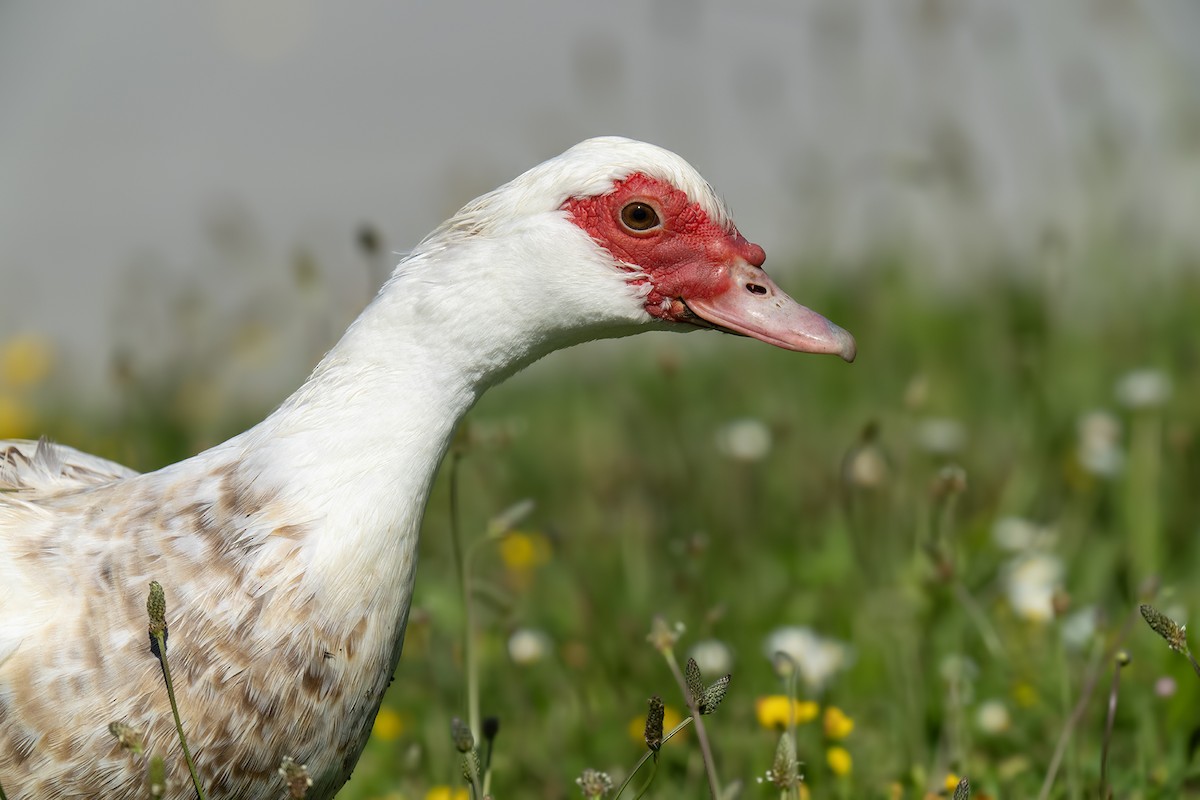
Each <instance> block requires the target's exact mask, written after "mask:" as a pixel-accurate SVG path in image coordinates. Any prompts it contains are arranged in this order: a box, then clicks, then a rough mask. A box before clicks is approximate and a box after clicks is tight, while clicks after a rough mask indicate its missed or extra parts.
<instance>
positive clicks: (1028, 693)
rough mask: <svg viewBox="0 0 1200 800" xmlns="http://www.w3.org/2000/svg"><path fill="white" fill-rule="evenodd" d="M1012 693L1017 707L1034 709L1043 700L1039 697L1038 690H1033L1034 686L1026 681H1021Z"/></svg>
mask: <svg viewBox="0 0 1200 800" xmlns="http://www.w3.org/2000/svg"><path fill="white" fill-rule="evenodd" d="M1012 693H1013V700H1015V701H1016V703H1017V705H1019V706H1020V707H1021V708H1033V707H1034V706H1036V705H1037V704H1038V703H1039V702H1040V701H1041V698H1040V697H1038V691H1037V689H1035V688H1033V685H1032V684H1030V683H1026V682H1025V681H1021V682H1020V683H1018V684H1017V685H1016V686H1014V687H1013V690H1012Z"/></svg>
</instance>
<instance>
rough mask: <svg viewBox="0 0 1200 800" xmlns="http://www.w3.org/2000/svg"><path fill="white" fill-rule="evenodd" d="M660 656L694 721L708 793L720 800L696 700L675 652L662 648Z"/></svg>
mask: <svg viewBox="0 0 1200 800" xmlns="http://www.w3.org/2000/svg"><path fill="white" fill-rule="evenodd" d="M662 654H663V657H664V658H666V659H667V665H668V666H669V667H670V668H671V674H672V675H674V676H675V682H676V683H677V684H679V691H681V692H682V693H683V697H684V699H685V700H686V701H687V706H688V708H689V709H691V712H692V717H693V718H694V719H695V721H696V740H697V741H699V742H700V756H701V757H702V758H703V759H704V770H705V772H706V773H707V774H708V791H709V793H710V794H711V795H712V798H713V800H720V798H721V782H720V781H719V780H718V779H717V764H716V762H715V761H714V760H713V754H712V747H711V746H710V745H709V743H708V732H707V731H706V730H705V729H704V722H703V721H702V720H701V719H700V709H699V708H697V707H696V698H693V697H692V693H691V692H689V691H688V687H687V681H686V680H685V679H684V677H683V670H681V669H679V662H678V661H676V660H675V651H674V650H672V649H670V648H664V649H663V650H662Z"/></svg>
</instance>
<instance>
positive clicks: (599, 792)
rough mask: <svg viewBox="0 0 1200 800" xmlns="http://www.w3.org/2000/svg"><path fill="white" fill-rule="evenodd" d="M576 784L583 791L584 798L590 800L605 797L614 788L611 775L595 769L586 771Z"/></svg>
mask: <svg viewBox="0 0 1200 800" xmlns="http://www.w3.org/2000/svg"><path fill="white" fill-rule="evenodd" d="M575 783H576V784H577V785H578V786H579V788H580V789H581V790H582V791H583V796H584V797H587V798H589V800H592V799H593V798H601V797H604V796H605V795H607V794H608V793H609V792H611V791H612V788H613V781H612V778H611V777H609V774H608V773H607V772H600V771H599V770H594V769H585V770H584V771H583V774H582V775H580V776H579V777H578V778H576V779H575Z"/></svg>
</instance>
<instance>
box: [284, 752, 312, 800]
mask: <svg viewBox="0 0 1200 800" xmlns="http://www.w3.org/2000/svg"><path fill="white" fill-rule="evenodd" d="M279 774H280V775H282V776H283V780H284V782H285V783H286V784H287V790H288V795H287V796H288V798H289V800H303V798H304V796H305V795H307V794H308V787H310V786H312V785H313V780H312V778H311V777H309V774H308V766H307V765H306V764H297V763H296V759H294V758H292V757H291V756H284V759H283V761H282V762H280V764H279Z"/></svg>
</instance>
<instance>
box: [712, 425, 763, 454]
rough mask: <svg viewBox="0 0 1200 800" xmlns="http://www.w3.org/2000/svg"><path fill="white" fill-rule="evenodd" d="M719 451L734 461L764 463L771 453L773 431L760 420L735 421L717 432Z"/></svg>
mask: <svg viewBox="0 0 1200 800" xmlns="http://www.w3.org/2000/svg"><path fill="white" fill-rule="evenodd" d="M716 445H717V451H718V452H720V453H721V454H722V455H724V456H727V457H729V458H731V459H733V460H734V461H744V462H746V463H751V462H754V461H762V460H763V459H764V458H766V457H767V455H768V454H769V453H770V452H771V429H770V428H768V427H767V425H766V423H764V422H763V421H762V420H758V419H750V418H744V419H735V420H732V421H731V422H728V423H726V424H725V425H723V426H721V427H720V428H719V429H718V430H717V434H716Z"/></svg>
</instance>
